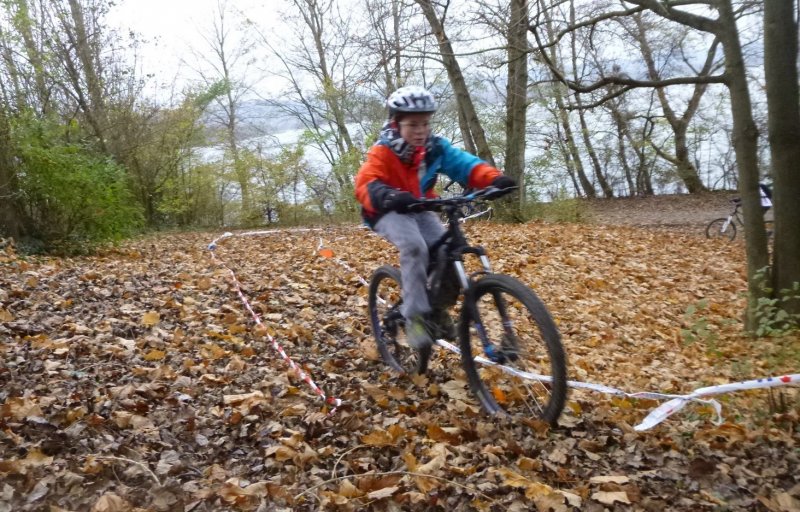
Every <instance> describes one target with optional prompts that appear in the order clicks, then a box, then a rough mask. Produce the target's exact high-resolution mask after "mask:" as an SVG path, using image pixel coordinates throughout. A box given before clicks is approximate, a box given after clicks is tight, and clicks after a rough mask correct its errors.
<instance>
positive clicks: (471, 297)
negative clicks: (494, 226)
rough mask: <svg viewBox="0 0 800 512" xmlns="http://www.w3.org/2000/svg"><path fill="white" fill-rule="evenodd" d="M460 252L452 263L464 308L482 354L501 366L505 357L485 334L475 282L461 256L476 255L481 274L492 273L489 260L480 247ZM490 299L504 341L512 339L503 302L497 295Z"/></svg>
mask: <svg viewBox="0 0 800 512" xmlns="http://www.w3.org/2000/svg"><path fill="white" fill-rule="evenodd" d="M460 252H461V254H459V257H458V258H457V259H456V260H455V261H453V265H454V266H455V269H456V274H457V275H458V279H459V282H460V283H461V287H462V288H463V290H464V308H466V309H467V312H468V313H469V318H472V323H473V326H474V327H475V332H476V333H477V335H478V338H479V339H480V340H481V346H482V347H483V352H484V354H486V357H488V358H489V360H490V361H493V362H495V363H498V364H503V363H504V362H505V361H506V355H505V354H504V352H503V350H502V349H501V348H499V347H498V346H497V345H495V344H494V343H492V341H491V340H490V339H489V336H488V334H487V333H486V328H485V327H484V326H483V321H482V320H481V316H480V311H479V310H478V302H477V297H476V296H475V286H474V285H475V280H473V279H472V278H471V277H470V276H469V275H467V272H466V269H465V268H464V261H463V258H462V256H463V254H465V253H470V254H475V255H477V256H478V257H479V258H480V261H481V265H482V266H483V271H482V272H481V273H482V274H490V273H491V272H492V270H491V265H490V263H489V258H488V256H487V255H486V252H485V251H484V250H483V248H482V247H466V248H464V249H463V250H462V251H460ZM492 297H493V299H494V302H495V304H496V306H497V309H498V311H499V312H500V314H501V316H502V319H503V330H504V332H505V336H504V340H505V339H513V338H510V337H512V336H513V332H512V330H511V323H510V322H509V320H508V314H507V308H506V303H505V300H504V299H503V297H502V296H500V294H498V293H492ZM468 328H469V327H467V329H468ZM512 357H513V355H512Z"/></svg>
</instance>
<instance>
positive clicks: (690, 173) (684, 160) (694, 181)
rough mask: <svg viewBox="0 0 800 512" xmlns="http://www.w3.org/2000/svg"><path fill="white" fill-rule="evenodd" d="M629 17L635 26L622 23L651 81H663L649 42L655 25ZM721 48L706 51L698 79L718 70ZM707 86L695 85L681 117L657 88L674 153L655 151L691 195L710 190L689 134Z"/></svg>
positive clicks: (716, 45) (714, 43)
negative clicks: (694, 157)
mask: <svg viewBox="0 0 800 512" xmlns="http://www.w3.org/2000/svg"><path fill="white" fill-rule="evenodd" d="M630 18H631V19H632V21H633V26H629V24H627V23H621V24H622V25H623V27H624V28H625V30H626V31H627V32H628V33H629V34H630V35H631V36H632V37H633V39H634V40H635V41H636V43H637V45H638V47H639V50H640V51H641V54H642V57H643V59H644V63H645V65H646V66H647V75H648V77H649V78H650V80H653V81H658V80H661V78H662V77H661V72H660V71H659V69H658V67H657V64H656V59H655V55H654V51H653V48H652V45H651V43H650V41H649V40H648V32H650V31H651V29H652V24H651V23H649V22H648V21H647V20H646V19H645V17H644V15H643V13H636V14H633V15H631V16H630ZM685 36H686V34H685V33H681V34H679V35H678V38H679V41H678V42H677V45H678V46H680V45H681V42H680V40H682V39H683V38H684V37H685ZM718 48H719V39H718V38H714V40H713V41H712V42H711V44H710V45H709V47H708V50H707V52H706V59H705V62H704V64H703V67H702V68H701V69H700V70H698V72H697V75H698V76H709V75H711V74H712V73H713V72H715V71H717V70H718V69H719V66H720V62H719V61H718V60H717V51H718ZM684 62H685V64H686V65H687V67H690V68H691V67H692V65H691V62H690V61H689V60H688V59H686V58H685V57H684ZM708 85H709V84H705V83H697V84H694V88H693V91H692V94H691V97H690V98H689V100H688V101H687V102H686V108H685V109H684V111H683V114H682V115H678V114H677V113H676V112H675V110H674V109H673V107H672V105H670V100H669V97H668V96H667V89H666V88H664V87H659V88H656V89H655V91H656V94H657V95H658V99H659V102H660V103H661V108H662V110H663V112H664V117H665V118H666V119H667V122H668V123H669V125H670V127H671V128H672V132H673V143H674V145H675V154H674V155H670V154H668V153H667V152H666V151H664V150H662V149H661V148H660V147H659V146H657V145H655V144H654V145H653V148H654V149H655V150H656V151H657V152H658V154H659V156H660V157H661V158H663V159H665V160H667V161H668V162H670V163H672V164H673V165H674V166H675V168H676V169H677V172H678V176H679V177H680V179H681V181H683V183H684V185H686V189H687V190H688V191H689V193H695V192H702V191H705V190H707V189H706V187H705V185H703V182H702V181H701V180H700V176H699V175H698V172H697V169H696V168H695V166H694V163H693V162H692V159H691V156H690V154H689V147H688V142H687V131H688V128H689V125H690V123H691V122H692V119H693V118H694V115H695V114H696V113H697V109H698V108H699V106H700V100H701V99H702V97H703V94H704V93H705V91H706V89H707V88H708Z"/></svg>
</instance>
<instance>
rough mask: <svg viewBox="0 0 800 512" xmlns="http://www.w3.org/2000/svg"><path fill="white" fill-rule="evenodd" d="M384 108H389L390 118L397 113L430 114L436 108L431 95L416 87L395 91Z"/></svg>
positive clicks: (406, 87) (411, 86) (422, 88)
mask: <svg viewBox="0 0 800 512" xmlns="http://www.w3.org/2000/svg"><path fill="white" fill-rule="evenodd" d="M386 106H387V107H389V116H391V117H394V116H395V115H396V114H397V113H398V112H408V113H413V114H419V113H431V114H432V113H434V112H436V109H437V108H438V106H437V105H436V100H435V99H434V97H433V94H431V93H430V92H428V90H427V89H425V88H424V87H420V86H418V85H407V86H405V87H401V88H399V89H397V90H396V91H394V92H393V93H392V94H390V95H389V99H387V100H386Z"/></svg>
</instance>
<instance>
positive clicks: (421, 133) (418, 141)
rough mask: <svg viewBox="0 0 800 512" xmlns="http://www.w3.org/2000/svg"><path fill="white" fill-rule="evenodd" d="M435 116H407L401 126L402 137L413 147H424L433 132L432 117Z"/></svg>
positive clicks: (426, 114) (400, 123)
mask: <svg viewBox="0 0 800 512" xmlns="http://www.w3.org/2000/svg"><path fill="white" fill-rule="evenodd" d="M432 116H433V114H428V113H424V114H407V115H405V116H404V117H403V120H402V121H400V122H398V123H397V124H399V125H400V136H401V137H403V140H405V141H406V142H408V143H409V144H411V145H412V146H424V145H425V141H426V140H427V139H428V134H430V132H431V125H430V123H431V117H432Z"/></svg>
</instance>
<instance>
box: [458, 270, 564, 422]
mask: <svg viewBox="0 0 800 512" xmlns="http://www.w3.org/2000/svg"><path fill="white" fill-rule="evenodd" d="M499 297H502V299H503V300H502V301H498V298H499ZM500 303H502V304H504V306H505V309H506V312H507V314H506V315H503V314H502V313H500V311H501V309H502V308H501V307H500V306H498V304H500ZM476 320H477V322H476ZM509 329H512V331H511V334H510V335H509V334H508V333H509ZM482 334H485V335H486V336H487V337H488V338H489V340H490V341H492V342H493V346H494V347H498V346H500V347H501V349H500V350H501V351H505V352H504V353H508V354H510V355H509V358H513V357H514V355H515V354H516V360H513V361H511V362H507V363H504V364H505V366H506V368H508V367H510V368H514V369H515V370H517V371H522V372H527V373H528V374H536V375H537V376H544V377H546V378H547V377H549V379H550V382H549V383H547V382H546V381H542V380H529V379H526V378H523V377H520V376H518V375H514V374H511V373H509V372H508V371H505V370H503V369H501V368H502V367H498V366H497V365H481V366H480V368H479V366H478V365H479V363H478V362H477V361H475V357H476V356H478V355H481V356H485V354H486V349H484V347H483V343H482V342H481V341H478V340H479V338H480V337H481V335H482ZM501 340H502V341H501ZM509 340H511V341H509ZM459 341H460V345H461V360H462V364H463V366H464V371H465V373H466V374H467V380H468V382H469V385H470V388H471V389H472V392H473V393H474V394H475V396H476V397H477V398H478V400H479V401H480V403H481V406H482V407H483V408H484V410H486V411H487V412H488V413H489V414H492V415H504V414H507V415H509V416H511V418H512V419H513V418H515V417H516V416H518V415H519V414H520V411H521V413H522V414H524V416H525V417H528V416H530V415H531V414H532V415H534V416H537V417H538V418H539V419H541V420H544V421H546V422H548V423H550V424H551V425H555V424H556V423H557V421H558V418H559V416H561V412H562V411H563V410H564V405H565V404H566V400H567V361H566V354H565V353H564V347H563V345H562V343H561V335H560V334H559V332H558V328H557V327H556V324H555V322H554V321H553V318H552V317H551V316H550V313H549V312H548V311H547V308H546V307H545V305H544V303H543V302H542V301H541V300H540V299H539V297H538V296H537V295H536V294H535V293H534V292H533V290H531V289H530V288H528V287H527V286H525V285H524V284H523V283H521V282H520V281H519V280H517V279H515V278H513V277H511V276H507V275H501V274H491V275H488V276H486V277H484V278H483V279H481V280H479V281H478V282H477V283H476V284H475V285H474V286H473V287H472V288H470V291H469V296H468V297H467V298H466V299H465V305H464V307H463V308H462V310H461V321H460V323H459ZM506 344H507V345H513V346H515V347H513V348H511V349H508V348H502V347H504V346H506ZM545 356H546V360H545ZM501 379H505V380H501Z"/></svg>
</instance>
